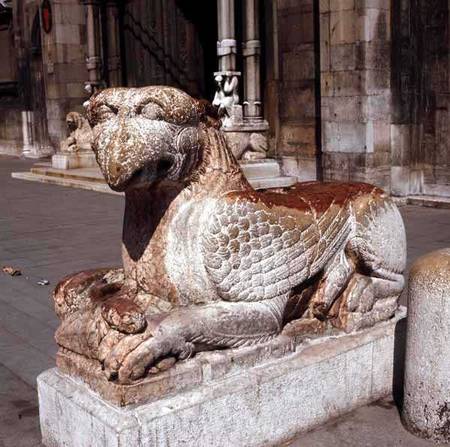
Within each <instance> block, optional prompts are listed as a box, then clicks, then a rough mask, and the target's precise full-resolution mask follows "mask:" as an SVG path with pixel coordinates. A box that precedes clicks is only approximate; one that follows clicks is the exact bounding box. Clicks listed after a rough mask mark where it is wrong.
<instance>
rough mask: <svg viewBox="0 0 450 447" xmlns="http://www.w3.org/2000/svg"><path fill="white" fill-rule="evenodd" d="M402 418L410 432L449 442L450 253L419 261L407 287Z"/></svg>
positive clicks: (430, 256) (423, 258)
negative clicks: (407, 313)
mask: <svg viewBox="0 0 450 447" xmlns="http://www.w3.org/2000/svg"><path fill="white" fill-rule="evenodd" d="M408 309H409V315H408V324H407V340H406V361H405V388H404V391H405V392H404V403H403V414H402V419H403V422H404V424H405V426H406V428H407V429H408V430H410V431H411V432H412V433H414V434H416V435H418V436H420V437H423V438H428V439H432V440H433V441H436V442H446V443H449V442H450V324H449V321H450V249H449V248H447V249H444V250H438V251H435V252H432V253H429V254H427V255H425V256H422V257H421V258H420V259H419V260H417V261H416V262H415V263H414V265H413V267H412V269H411V273H410V279H409V286H408Z"/></svg>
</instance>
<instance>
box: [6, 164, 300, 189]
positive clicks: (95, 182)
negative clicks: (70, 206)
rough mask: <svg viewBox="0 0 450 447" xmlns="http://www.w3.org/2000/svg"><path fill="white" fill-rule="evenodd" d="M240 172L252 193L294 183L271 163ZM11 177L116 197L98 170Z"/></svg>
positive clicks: (36, 170)
mask: <svg viewBox="0 0 450 447" xmlns="http://www.w3.org/2000/svg"><path fill="white" fill-rule="evenodd" d="M242 170H243V171H244V174H245V175H246V177H247V179H248V180H249V182H250V184H251V185H252V186H253V187H254V188H255V189H269V188H284V187H287V186H291V185H293V184H295V183H296V182H297V179H296V177H288V176H282V175H281V174H280V166H279V164H278V163H277V162H276V161H275V160H270V159H268V160H260V161H254V162H245V163H243V164H242ZM12 176H13V177H14V178H17V179H21V180H29V181H36V182H42V183H50V184H54V185H61V186H68V187H71V188H81V189H88V190H91V191H98V192H106V193H111V194H117V193H115V192H114V191H112V190H111V189H110V188H109V187H108V186H107V185H106V183H105V180H104V178H103V175H102V173H101V172H100V169H99V168H98V167H88V168H78V169H56V168H54V167H52V165H51V163H37V164H35V165H34V166H33V167H32V168H31V171H30V172H15V173H13V174H12Z"/></svg>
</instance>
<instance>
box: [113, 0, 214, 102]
mask: <svg viewBox="0 0 450 447" xmlns="http://www.w3.org/2000/svg"><path fill="white" fill-rule="evenodd" d="M216 16H217V12H216V2H215V1H211V0H131V1H129V2H127V3H126V4H125V6H124V11H123V21H122V22H123V24H122V37H123V38H122V42H123V50H124V51H123V58H124V64H123V66H124V67H125V71H126V73H125V75H126V76H125V79H126V83H127V85H128V86H145V85H161V84H165V85H173V86H175V87H179V88H182V89H183V90H186V91H187V92H188V93H189V94H191V95H192V96H195V97H201V98H206V99H209V100H211V99H212V97H213V96H214V83H213V81H214V79H213V72H214V71H215V70H216V69H217V67H216V41H217V20H216Z"/></svg>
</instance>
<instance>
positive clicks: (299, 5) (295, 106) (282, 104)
mask: <svg viewBox="0 0 450 447" xmlns="http://www.w3.org/2000/svg"><path fill="white" fill-rule="evenodd" d="M277 22H278V24H277V32H278V57H279V60H278V63H279V82H278V110H277V113H278V115H279V118H278V119H279V134H278V141H277V149H278V151H277V152H278V155H279V156H281V157H282V158H283V162H284V163H283V164H284V165H285V167H290V168H291V169H289V173H293V174H296V175H298V176H299V178H300V179H302V180H308V179H314V178H316V176H317V164H318V156H317V155H318V148H317V138H316V137H317V135H316V119H317V110H316V93H317V92H316V74H315V73H316V67H317V61H316V59H317V58H316V53H315V45H314V43H315V27H314V2H313V0H279V1H278V15H277ZM296 171H297V172H296Z"/></svg>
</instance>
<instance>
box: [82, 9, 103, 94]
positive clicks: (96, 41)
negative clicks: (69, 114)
mask: <svg viewBox="0 0 450 447" xmlns="http://www.w3.org/2000/svg"><path fill="white" fill-rule="evenodd" d="M85 6H86V28H87V58H86V67H87V69H88V73H89V80H88V81H87V82H86V89H87V90H88V91H89V93H94V91H95V90H96V89H97V88H99V86H100V85H101V84H102V81H101V53H100V51H101V32H100V7H99V2H98V0H86V1H85Z"/></svg>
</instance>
